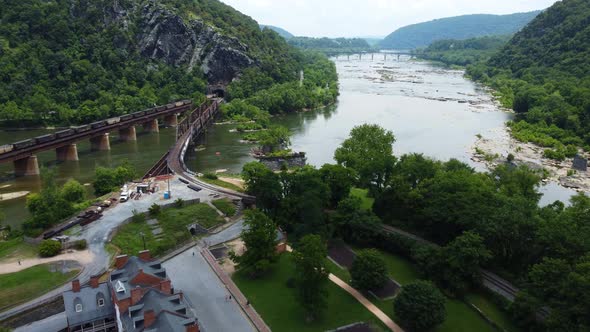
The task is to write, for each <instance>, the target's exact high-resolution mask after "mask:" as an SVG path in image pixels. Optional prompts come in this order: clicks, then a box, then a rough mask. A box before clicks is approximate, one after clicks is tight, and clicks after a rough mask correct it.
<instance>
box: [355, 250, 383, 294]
mask: <svg viewBox="0 0 590 332" xmlns="http://www.w3.org/2000/svg"><path fill="white" fill-rule="evenodd" d="M350 276H351V278H352V285H353V286H354V287H355V288H359V289H362V290H376V289H379V288H381V287H382V286H383V285H384V284H385V282H386V281H387V269H386V267H385V262H384V261H383V259H382V258H381V256H380V255H379V252H378V251H377V250H374V249H366V250H361V251H360V252H359V253H358V255H357V256H356V258H355V259H354V262H353V263H352V267H351V269H350Z"/></svg>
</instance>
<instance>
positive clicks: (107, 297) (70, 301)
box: [63, 277, 117, 332]
mask: <svg viewBox="0 0 590 332" xmlns="http://www.w3.org/2000/svg"><path fill="white" fill-rule="evenodd" d="M63 300H64V305H65V309H66V316H67V320H68V327H69V328H68V331H70V332H77V331H84V332H112V331H117V326H116V325H117V324H116V317H115V307H114V304H113V301H112V298H111V291H110V289H109V286H108V284H107V283H99V282H98V277H92V278H91V279H90V282H89V283H88V285H85V286H83V287H81V286H80V281H78V280H74V281H73V282H72V290H69V291H66V292H64V293H63Z"/></svg>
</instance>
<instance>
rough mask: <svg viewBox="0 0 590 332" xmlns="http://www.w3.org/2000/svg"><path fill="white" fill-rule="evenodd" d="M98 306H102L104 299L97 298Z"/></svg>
mask: <svg viewBox="0 0 590 332" xmlns="http://www.w3.org/2000/svg"><path fill="white" fill-rule="evenodd" d="M98 306H99V307H104V299H98Z"/></svg>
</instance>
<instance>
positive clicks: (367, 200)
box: [350, 188, 375, 210]
mask: <svg viewBox="0 0 590 332" xmlns="http://www.w3.org/2000/svg"><path fill="white" fill-rule="evenodd" d="M350 194H351V195H352V196H354V197H358V198H360V199H361V201H362V204H361V207H362V208H363V209H365V210H371V209H372V208H373V203H374V202H375V199H374V198H372V197H369V191H368V190H367V189H359V188H352V189H350Z"/></svg>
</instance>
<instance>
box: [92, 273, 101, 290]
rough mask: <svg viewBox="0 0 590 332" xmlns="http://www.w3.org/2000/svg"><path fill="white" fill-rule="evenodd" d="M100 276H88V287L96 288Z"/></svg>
mask: <svg viewBox="0 0 590 332" xmlns="http://www.w3.org/2000/svg"><path fill="white" fill-rule="evenodd" d="M99 278H100V276H92V277H90V287H92V288H98V279H99Z"/></svg>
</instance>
